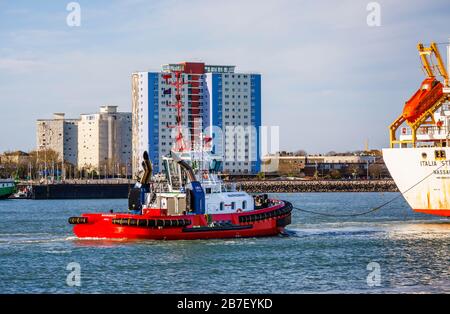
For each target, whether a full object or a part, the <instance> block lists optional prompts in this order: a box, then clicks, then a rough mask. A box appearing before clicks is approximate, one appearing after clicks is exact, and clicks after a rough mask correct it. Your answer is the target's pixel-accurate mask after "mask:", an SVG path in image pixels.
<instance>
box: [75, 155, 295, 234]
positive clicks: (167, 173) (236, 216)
mask: <svg viewBox="0 0 450 314" xmlns="http://www.w3.org/2000/svg"><path fill="white" fill-rule="evenodd" d="M172 153H173V152H172ZM194 154H195V153H194ZM187 155H188V156H186V154H184V156H180V155H178V154H176V153H173V154H172V155H171V156H168V157H164V158H163V165H164V172H163V174H158V175H155V176H153V177H152V166H151V163H150V161H149V157H148V153H147V152H145V153H144V155H143V162H142V164H143V168H144V173H143V175H142V177H141V179H140V180H139V182H137V183H136V185H135V186H134V188H132V189H131V190H130V193H129V199H128V209H129V211H128V212H125V213H114V212H109V213H86V214H82V215H81V216H80V217H70V218H69V223H70V224H73V225H74V228H73V231H74V233H75V235H76V236H77V237H78V238H102V239H104V238H106V239H154V240H192V239H217V238H239V237H261V236H275V235H278V234H280V233H283V232H284V228H285V226H286V225H288V224H290V223H291V211H292V205H291V204H290V203H289V202H286V201H282V200H276V199H271V198H269V197H268V196H267V194H261V195H254V196H251V195H249V194H248V193H246V192H244V191H238V190H237V189H236V188H235V186H233V185H227V184H225V183H224V182H223V181H222V180H221V179H220V178H219V176H218V174H217V171H216V170H217V169H219V166H220V161H217V160H215V159H211V158H208V157H207V156H208V154H206V153H205V152H203V153H201V158H202V159H201V162H199V163H198V162H196V160H199V159H198V157H199V155H198V154H197V156H192V153H190V154H187Z"/></svg>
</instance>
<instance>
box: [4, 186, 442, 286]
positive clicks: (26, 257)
mask: <svg viewBox="0 0 450 314" xmlns="http://www.w3.org/2000/svg"><path fill="white" fill-rule="evenodd" d="M273 196H275V197H278V198H281V199H285V200H289V201H291V202H292V203H293V204H294V206H299V207H303V208H305V209H309V210H317V211H324V212H329V213H334V212H339V213H350V212H358V211H364V210H366V209H368V208H370V207H372V206H377V205H379V204H381V203H383V202H385V201H386V200H389V199H391V198H392V197H394V196H396V194H395V193H308V194H307V193H305V194H302V193H299V194H276V195H273ZM124 208H126V200H63V201H62V200H48V201H31V200H5V201H0V261H1V264H0V293H19V292H20V293H41V292H49V293H53V292H58V293H80V292H81V293H98V292H104V293H167V292H175V293H177V292H193V293H206V292H215V293H226V292H230V293H232V292H237V293H247V292H248V293H296V292H308V293H310V292H311V293H312V292H319V293H323V292H342V293H355V292H356V293H360V292H363V293H366V292H367V293H382V292H388V293H395V292H399V293H410V292H413V293H422V292H425V293H438V292H447V293H448V292H450V261H449V247H450V220H448V219H444V218H439V217H433V216H428V215H421V214H414V213H412V212H411V210H410V209H409V207H408V205H407V204H406V203H405V202H404V200H403V199H402V198H399V199H398V200H397V201H395V202H394V203H392V204H390V205H389V206H387V207H385V208H383V209H381V210H380V211H377V212H375V213H372V214H369V215H367V216H359V217H350V218H332V217H321V216H314V215H311V214H306V213H302V212H299V211H294V212H293V219H292V224H291V225H289V226H288V230H289V233H290V236H288V237H281V236H280V237H273V238H249V239H230V240H196V241H133V242H124V241H104V240H103V241H102V240H91V241H86V240H83V241H81V240H77V239H76V238H75V237H74V236H73V235H72V232H71V226H70V225H68V224H67V218H68V217H69V216H75V215H79V214H81V213H82V212H86V211H91V212H99V211H108V210H109V209H114V210H115V211H118V210H120V209H124ZM71 262H76V263H79V264H80V266H81V286H80V287H70V286H68V285H67V283H66V277H67V275H68V274H69V272H70V271H68V270H66V267H67V265H68V264H69V263H71ZM371 262H375V263H378V264H379V266H380V271H379V274H380V277H377V276H376V275H375V276H372V275H369V274H370V273H371V271H373V270H374V269H373V268H371V269H370V270H368V269H367V265H368V264H369V263H371ZM370 265H374V264H370ZM368 277H369V283H370V284H371V285H373V284H376V283H377V281H376V280H377V278H380V279H381V281H380V282H379V285H378V286H377V285H375V286H371V285H368V280H367V278H368ZM374 280H375V281H374Z"/></svg>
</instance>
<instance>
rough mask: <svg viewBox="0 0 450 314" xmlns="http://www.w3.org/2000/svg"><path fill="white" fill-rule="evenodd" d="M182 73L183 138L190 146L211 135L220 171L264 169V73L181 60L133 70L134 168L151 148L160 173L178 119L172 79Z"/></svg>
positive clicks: (236, 172)
mask: <svg viewBox="0 0 450 314" xmlns="http://www.w3.org/2000/svg"><path fill="white" fill-rule="evenodd" d="M176 72H181V73H182V74H181V76H182V81H183V83H184V84H183V87H182V96H181V97H182V103H183V108H182V117H181V120H182V124H183V126H184V128H185V131H184V133H183V135H184V141H185V142H187V143H188V144H190V145H191V147H192V146H194V145H195V143H196V141H198V140H199V138H201V137H200V135H201V134H203V135H206V136H211V137H212V139H213V152H214V153H215V154H216V156H217V157H218V158H220V159H221V160H222V161H223V164H222V169H221V170H222V171H224V172H228V173H230V174H250V173H253V174H254V173H257V172H259V171H260V164H261V160H260V157H259V153H258V148H259V142H260V134H259V127H260V126H261V75H260V74H252V73H236V72H235V66H226V65H205V64H204V63H193V62H183V63H178V64H166V65H163V67H162V71H160V72H135V73H133V75H132V115H133V128H132V129H133V156H132V160H133V173H135V174H136V173H137V171H138V170H139V168H140V164H141V162H142V154H143V152H144V151H148V152H149V155H150V159H151V161H152V163H153V167H154V170H155V171H156V172H158V171H161V166H162V164H161V157H162V156H164V155H167V154H169V153H170V150H171V149H172V147H173V145H174V140H175V139H174V135H175V132H174V126H175V125H176V124H177V120H176V119H177V114H176V109H175V108H174V106H173V104H174V102H175V96H176V91H175V87H174V86H173V84H171V83H172V82H173V80H174V78H175V73H176Z"/></svg>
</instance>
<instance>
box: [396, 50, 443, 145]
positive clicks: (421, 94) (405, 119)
mask: <svg viewBox="0 0 450 314" xmlns="http://www.w3.org/2000/svg"><path fill="white" fill-rule="evenodd" d="M417 50H418V51H419V56H420V59H421V62H422V66H423V69H424V71H425V73H426V75H427V77H426V78H425V80H424V81H423V82H422V84H421V87H420V88H419V90H417V91H416V93H414V95H413V96H412V97H411V98H410V99H409V100H408V101H407V102H406V103H405V107H404V109H403V112H402V114H401V115H400V116H399V117H398V118H397V119H396V120H395V121H394V122H393V123H392V124H391V125H390V127H389V131H390V146H391V148H393V147H394V145H395V144H399V145H402V146H404V147H405V146H408V144H409V145H412V146H413V147H416V144H417V130H418V129H419V127H421V126H422V125H424V124H428V125H435V124H436V121H434V117H433V114H434V112H435V111H436V110H437V109H438V108H439V107H441V106H442V104H443V103H444V102H446V101H447V100H449V94H448V92H445V91H446V90H448V87H449V76H448V73H447V70H446V68H445V65H444V62H443V60H442V57H441V54H440V53H439V49H438V47H437V44H436V43H435V42H432V43H431V44H430V46H429V47H425V46H424V45H423V44H422V43H419V44H418V45H417ZM433 56H434V58H435V59H436V61H437V65H434V63H433V58H432V57H433ZM437 76H440V77H442V78H443V81H444V84H442V83H441V82H440V81H439V80H437V79H436V77H437ZM404 123H406V124H407V125H408V126H409V127H410V128H411V139H408V140H405V139H403V140H400V139H397V136H396V133H397V130H398V128H399V127H400V126H401V125H403V124H404Z"/></svg>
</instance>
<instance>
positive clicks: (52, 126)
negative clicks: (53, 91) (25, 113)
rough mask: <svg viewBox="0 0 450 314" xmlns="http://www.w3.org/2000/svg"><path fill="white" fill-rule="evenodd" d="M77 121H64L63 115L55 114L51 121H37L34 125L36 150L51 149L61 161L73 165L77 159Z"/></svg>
mask: <svg viewBox="0 0 450 314" xmlns="http://www.w3.org/2000/svg"><path fill="white" fill-rule="evenodd" d="M78 122H79V120H78V119H66V118H65V115H64V113H55V114H54V115H53V119H39V120H37V123H36V142H37V149H38V150H46V149H51V150H54V151H55V152H57V153H58V156H59V158H60V159H61V160H63V159H64V161H66V162H69V163H71V164H73V165H76V164H77V159H78Z"/></svg>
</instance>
